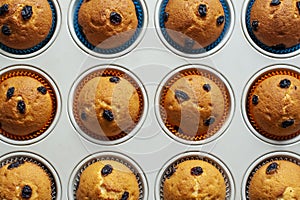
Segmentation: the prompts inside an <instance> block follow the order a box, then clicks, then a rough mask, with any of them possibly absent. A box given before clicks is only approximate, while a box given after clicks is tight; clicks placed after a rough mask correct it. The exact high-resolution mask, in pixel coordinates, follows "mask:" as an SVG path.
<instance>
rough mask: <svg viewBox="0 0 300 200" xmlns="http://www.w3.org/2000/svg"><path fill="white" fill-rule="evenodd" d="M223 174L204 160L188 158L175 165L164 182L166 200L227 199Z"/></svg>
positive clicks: (164, 197)
mask: <svg viewBox="0 0 300 200" xmlns="http://www.w3.org/2000/svg"><path fill="white" fill-rule="evenodd" d="M225 198H226V184H225V180H224V177H223V175H222V174H221V173H220V171H219V170H218V169H217V168H216V167H215V166H213V165H212V164H210V163H208V162H206V161H203V160H186V161H183V162H181V163H179V164H178V165H176V166H174V167H173V169H172V171H171V173H168V174H167V175H166V179H165V181H164V184H163V199H164V200H178V199H180V200H190V199H207V200H213V199H218V200H225Z"/></svg>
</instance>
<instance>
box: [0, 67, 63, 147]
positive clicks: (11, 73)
mask: <svg viewBox="0 0 300 200" xmlns="http://www.w3.org/2000/svg"><path fill="white" fill-rule="evenodd" d="M17 76H21V77H31V78H34V79H36V80H38V81H39V82H40V83H41V84H42V85H43V86H44V87H45V88H46V89H47V92H48V93H49V94H50V96H51V100H52V113H51V116H50V118H49V120H48V122H47V123H46V124H45V125H44V127H42V128H41V129H40V130H37V131H34V132H32V133H30V134H28V135H16V134H14V133H9V132H7V131H5V130H3V129H2V128H1V127H0V135H3V136H5V137H6V138H9V139H12V140H15V141H26V140H32V139H35V138H38V137H39V136H41V135H42V134H43V133H45V132H46V131H47V130H48V128H49V127H50V126H51V124H52V123H53V121H54V119H55V116H56V113H57V106H58V105H57V104H58V102H57V96H56V94H55V90H54V88H53V86H52V85H51V84H50V83H49V82H48V81H47V80H46V78H45V77H43V76H42V75H41V74H39V73H37V72H34V71H32V70H29V69H15V70H10V71H8V72H6V73H4V74H2V75H1V76H0V83H1V82H3V81H5V80H7V79H9V78H12V77H17Z"/></svg>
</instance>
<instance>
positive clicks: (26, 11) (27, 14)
mask: <svg viewBox="0 0 300 200" xmlns="http://www.w3.org/2000/svg"><path fill="white" fill-rule="evenodd" d="M21 15H22V18H23V19H24V20H29V19H30V18H31V16H32V6H28V5H26V6H24V7H23V9H22V11H21Z"/></svg>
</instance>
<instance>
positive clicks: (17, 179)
mask: <svg viewBox="0 0 300 200" xmlns="http://www.w3.org/2000/svg"><path fill="white" fill-rule="evenodd" d="M0 199H7V200H13V199H16V200H21V199H30V200H40V199H43V200H51V199H52V193H51V181H50V178H49V176H48V174H47V173H46V172H45V171H44V170H43V169H42V168H41V167H40V166H38V165H37V164H34V163H31V162H27V161H21V160H20V161H16V162H13V163H10V164H7V165H4V166H3V167H1V168H0Z"/></svg>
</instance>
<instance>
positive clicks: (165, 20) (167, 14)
mask: <svg viewBox="0 0 300 200" xmlns="http://www.w3.org/2000/svg"><path fill="white" fill-rule="evenodd" d="M163 18H164V22H167V21H168V19H169V13H167V12H164V15H163Z"/></svg>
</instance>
